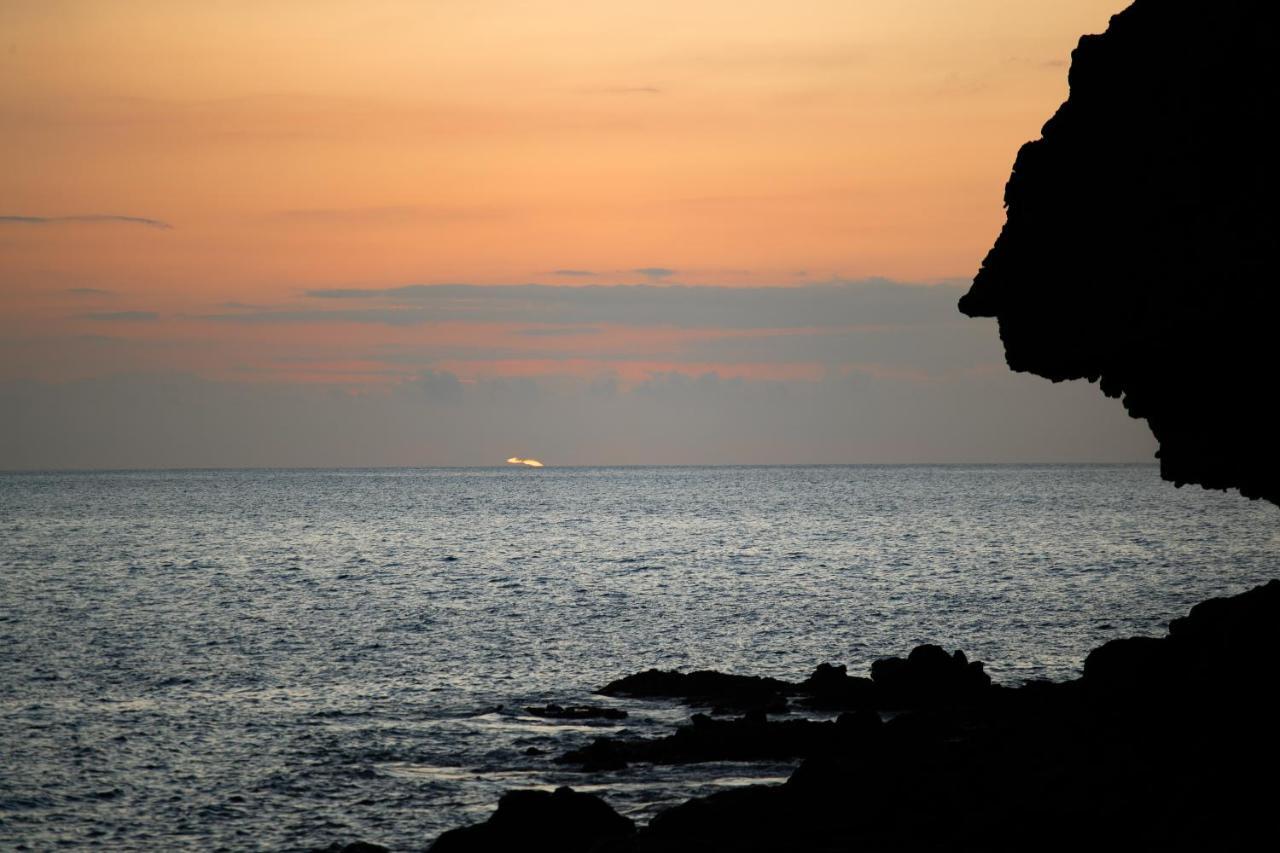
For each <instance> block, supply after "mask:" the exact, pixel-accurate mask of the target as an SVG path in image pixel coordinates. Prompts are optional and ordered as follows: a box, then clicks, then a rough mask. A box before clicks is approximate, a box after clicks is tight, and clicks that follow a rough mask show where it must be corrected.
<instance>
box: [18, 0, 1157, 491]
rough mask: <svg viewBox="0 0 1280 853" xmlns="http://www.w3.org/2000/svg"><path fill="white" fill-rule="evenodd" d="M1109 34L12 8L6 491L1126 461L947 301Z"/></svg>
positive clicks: (579, 9)
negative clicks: (475, 468) (289, 476)
mask: <svg viewBox="0 0 1280 853" xmlns="http://www.w3.org/2000/svg"><path fill="white" fill-rule="evenodd" d="M1123 5H1124V4H1123V2H1119V0H1110V1H1109V2H1101V0H1051V1H1050V0H1016V2H1014V0H1008V2H1006V0H969V2H959V0H788V2H776V0H772V1H771V2H759V1H758V0H732V2H730V0H724V2H721V0H700V2H696V3H689V2H688V0H681V2H674V0H670V2H669V0H649V2H646V3H643V4H620V3H612V2H598V0H597V2H585V0H578V2H569V1H568V0H527V1H526V2H515V0H465V2H464V0H411V1H410V0H362V2H359V3H355V2H336V0H253V2H240V1H239V0H224V2H218V3H209V2H199V3H197V2H183V0H167V2H152V0H5V2H4V3H0V164H3V165H2V166H0V413H2V414H0V468H7V469H29V468H116V467H130V468H131V467H204V466H328V465H371V466H372V465H483V464H501V463H502V461H503V460H505V459H506V458H507V457H510V456H513V455H527V456H536V457H538V458H540V459H543V460H544V461H546V462H547V463H548V464H698V463H706V464H729V463H745V462H761V463H861V462H867V463H874V462H984V461H1019V462H1022V461H1143V460H1150V459H1151V455H1152V453H1153V451H1154V449H1155V444H1154V442H1153V441H1152V439H1151V438H1150V436H1149V434H1148V433H1147V431H1146V429H1145V427H1144V426H1143V425H1142V424H1141V423H1139V422H1136V421H1131V420H1129V419H1128V418H1127V417H1126V416H1125V415H1124V413H1123V410H1122V408H1121V406H1120V404H1119V403H1118V402H1117V401H1114V400H1106V399H1104V398H1103V397H1102V396H1101V395H1100V394H1099V393H1098V392H1097V390H1096V389H1095V388H1091V387H1089V386H1088V385H1085V384H1082V383H1068V384H1062V385H1053V384H1051V383H1047V382H1044V381H1043V380H1039V379H1035V378H1031V377H1027V376H1015V375H1013V374H1011V373H1009V371H1008V370H1007V369H1006V368H1005V366H1004V360H1003V355H1002V351H1001V347H1000V343H999V339H998V334H997V330H996V327H995V325H994V322H993V321H985V320H983V321H977V320H970V319H966V318H964V317H962V316H961V315H959V313H958V312H957V311H956V310H955V301H956V299H957V298H958V297H959V295H960V294H961V293H962V292H963V290H964V289H965V288H966V287H967V285H968V283H969V281H970V280H971V278H972V275H973V273H974V272H975V271H976V269H977V267H978V264H979V263H980V261H981V259H982V257H983V255H984V254H985V253H986V250H987V248H988V247H989V246H990V244H991V242H992V241H993V239H994V238H995V235H996V234H997V233H998V232H999V228H1000V225H1001V224H1002V222H1003V218H1004V212H1003V208H1002V205H1001V193H1002V191H1003V187H1004V182H1005V180H1006V179H1007V177H1008V172H1009V168H1010V165H1011V164H1012V161H1013V157H1014V155H1015V154H1016V152H1017V149H1018V146H1019V145H1021V143H1023V142H1024V141H1026V140H1028V139H1032V138H1035V137H1036V136H1037V135H1038V134H1039V128H1040V125H1041V124H1043V122H1044V121H1045V120H1046V119H1047V118H1048V117H1049V115H1051V114H1052V112H1053V110H1054V109H1055V108H1056V107H1057V105H1058V104H1059V103H1060V102H1061V101H1062V100H1063V99H1064V98H1065V97H1066V94H1067V83H1066V73H1067V68H1068V63H1069V58H1070V52H1071V49H1072V48H1073V47H1074V45H1075V43H1076V41H1077V39H1078V38H1079V36H1080V34H1082V33H1088V32H1099V31H1101V30H1103V29H1105V27H1106V23H1107V19H1108V17H1109V16H1110V15H1111V14H1113V13H1115V12H1117V11H1119V9H1120V8H1122V6H1123Z"/></svg>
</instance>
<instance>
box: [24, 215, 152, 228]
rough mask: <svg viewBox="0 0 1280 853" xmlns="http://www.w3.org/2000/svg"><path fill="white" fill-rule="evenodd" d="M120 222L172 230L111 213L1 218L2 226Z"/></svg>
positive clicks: (146, 219) (134, 217)
mask: <svg viewBox="0 0 1280 853" xmlns="http://www.w3.org/2000/svg"><path fill="white" fill-rule="evenodd" d="M99 222H120V223H124V224H126V225H143V226H146V227H147V228H165V229H168V228H172V227H173V226H172V225H170V224H169V223H168V222H165V221H163V220H161V219H148V218H147V217H145V216H119V215H116V214H109V213H84V214H76V215H74V216H0V225H74V224H81V223H99Z"/></svg>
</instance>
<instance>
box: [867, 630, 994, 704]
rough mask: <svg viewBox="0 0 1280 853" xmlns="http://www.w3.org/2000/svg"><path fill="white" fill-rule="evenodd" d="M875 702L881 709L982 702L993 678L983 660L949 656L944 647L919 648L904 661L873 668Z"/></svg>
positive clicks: (885, 662) (888, 660)
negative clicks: (984, 669) (980, 700)
mask: <svg viewBox="0 0 1280 853" xmlns="http://www.w3.org/2000/svg"><path fill="white" fill-rule="evenodd" d="M871 680H872V682H874V684H875V688H876V694H875V700H876V703H877V706H878V707H881V708H918V707H928V706H933V705H938V704H956V703H965V702H973V701H976V700H978V699H981V698H982V696H983V694H984V692H985V691H986V690H987V689H988V688H989V687H990V686H991V676H989V675H987V674H986V673H985V672H983V669H982V663H981V662H980V661H973V662H970V661H969V659H968V658H966V657H965V654H964V652H962V651H960V650H958V649H957V650H956V652H955V653H954V654H947V652H946V651H945V650H944V649H943V648H942V647H941V646H933V645H924V646H917V647H916V648H914V649H912V650H911V654H909V655H907V658H906V660H903V659H902V658H885V659H883V660H878V661H876V662H875V663H873V664H872V665H871Z"/></svg>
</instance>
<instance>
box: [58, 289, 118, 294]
mask: <svg viewBox="0 0 1280 853" xmlns="http://www.w3.org/2000/svg"><path fill="white" fill-rule="evenodd" d="M62 292H63V293H65V294H67V295H69V296H112V295H114V294H113V293H112V291H110V290H103V289H102V288H100V287H68V288H67V289H65V290H63V291H62Z"/></svg>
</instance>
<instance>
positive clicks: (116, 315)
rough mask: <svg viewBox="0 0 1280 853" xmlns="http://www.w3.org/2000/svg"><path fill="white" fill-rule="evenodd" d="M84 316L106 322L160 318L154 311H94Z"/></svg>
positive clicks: (144, 321)
mask: <svg viewBox="0 0 1280 853" xmlns="http://www.w3.org/2000/svg"><path fill="white" fill-rule="evenodd" d="M84 316H85V317H86V318H87V319H89V320H98V321H101V322H106V323H150V322H153V321H155V320H159V319H160V315H159V314H157V313H156V312H155V311H94V312H91V313H89V314H85V315H84Z"/></svg>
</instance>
